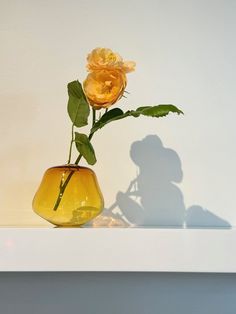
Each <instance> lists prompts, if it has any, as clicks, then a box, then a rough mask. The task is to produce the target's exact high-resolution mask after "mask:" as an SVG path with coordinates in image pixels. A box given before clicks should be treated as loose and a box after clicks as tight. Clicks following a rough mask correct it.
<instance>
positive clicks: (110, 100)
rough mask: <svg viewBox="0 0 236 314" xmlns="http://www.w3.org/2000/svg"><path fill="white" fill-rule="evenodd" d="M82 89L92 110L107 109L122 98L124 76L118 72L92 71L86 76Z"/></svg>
mask: <svg viewBox="0 0 236 314" xmlns="http://www.w3.org/2000/svg"><path fill="white" fill-rule="evenodd" d="M83 87H84V92H85V94H86V96H87V98H88V100H89V102H90V105H91V106H92V107H93V108H94V109H101V108H108V107H110V106H111V105H113V104H114V103H115V102H116V101H117V100H119V99H120V98H121V97H122V95H123V93H124V90H125V87H126V76H125V74H124V73H123V72H122V71H119V70H110V69H102V70H99V71H94V72H91V73H89V74H88V76H87V78H86V80H85V81H84V83H83Z"/></svg>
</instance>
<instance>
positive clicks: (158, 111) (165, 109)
mask: <svg viewBox="0 0 236 314" xmlns="http://www.w3.org/2000/svg"><path fill="white" fill-rule="evenodd" d="M171 112H173V113H177V114H181V113H182V114H183V111H181V110H180V109H178V108H177V107H175V106H174V105H158V106H145V107H139V108H138V109H136V110H135V115H136V114H139V115H140V114H141V115H144V116H148V117H155V118H160V117H164V116H167V115H168V114H169V113H171ZM131 115H133V114H132V111H131Z"/></svg>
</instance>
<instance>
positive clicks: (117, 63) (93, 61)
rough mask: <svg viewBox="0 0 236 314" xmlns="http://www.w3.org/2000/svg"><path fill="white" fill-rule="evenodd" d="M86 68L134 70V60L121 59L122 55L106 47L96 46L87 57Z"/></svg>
mask: <svg viewBox="0 0 236 314" xmlns="http://www.w3.org/2000/svg"><path fill="white" fill-rule="evenodd" d="M87 61H88V64H87V69H88V70H89V71H90V72H93V71H97V70H103V69H106V70H120V71H122V72H124V73H128V72H132V71H134V70H135V62H133V61H123V59H122V57H121V56H120V55H119V54H118V53H115V52H113V51H112V50H111V49H108V48H96V49H94V50H92V52H91V53H90V54H89V55H88V57H87Z"/></svg>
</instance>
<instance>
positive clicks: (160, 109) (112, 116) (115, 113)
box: [91, 105, 183, 133]
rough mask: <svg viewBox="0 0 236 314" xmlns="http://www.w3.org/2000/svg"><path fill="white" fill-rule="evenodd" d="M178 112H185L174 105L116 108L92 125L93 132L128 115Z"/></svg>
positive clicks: (162, 114) (157, 116)
mask: <svg viewBox="0 0 236 314" xmlns="http://www.w3.org/2000/svg"><path fill="white" fill-rule="evenodd" d="M171 112H173V113H177V114H183V112H182V111H181V110H180V109H178V108H177V107H175V106H174V105H158V106H144V107H139V108H137V109H136V110H129V111H126V112H125V113H124V112H123V111H122V110H121V109H119V108H115V109H112V110H110V111H108V112H107V113H105V114H104V115H103V116H102V117H101V118H100V119H99V120H98V121H97V122H96V123H95V124H94V126H93V127H92V129H91V132H92V133H94V132H96V131H97V130H98V129H101V128H102V127H104V126H105V125H106V124H108V123H110V122H112V121H115V120H120V119H123V118H126V117H130V116H132V117H135V118H137V117H139V116H140V115H144V116H148V117H155V118H160V117H164V116H167V115H168V114H169V113H171Z"/></svg>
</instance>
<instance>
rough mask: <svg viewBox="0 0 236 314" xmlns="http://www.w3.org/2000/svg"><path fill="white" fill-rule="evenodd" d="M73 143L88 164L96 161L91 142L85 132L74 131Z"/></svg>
mask: <svg viewBox="0 0 236 314" xmlns="http://www.w3.org/2000/svg"><path fill="white" fill-rule="evenodd" d="M75 145H76V148H77V150H78V152H79V153H80V154H81V155H82V156H83V157H84V159H85V160H86V161H87V163H88V164H89V165H94V164H95V163H96V161H97V160H96V156H95V152H94V149H93V146H92V144H91V143H90V141H89V138H88V136H87V135H86V134H82V133H78V132H75Z"/></svg>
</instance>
